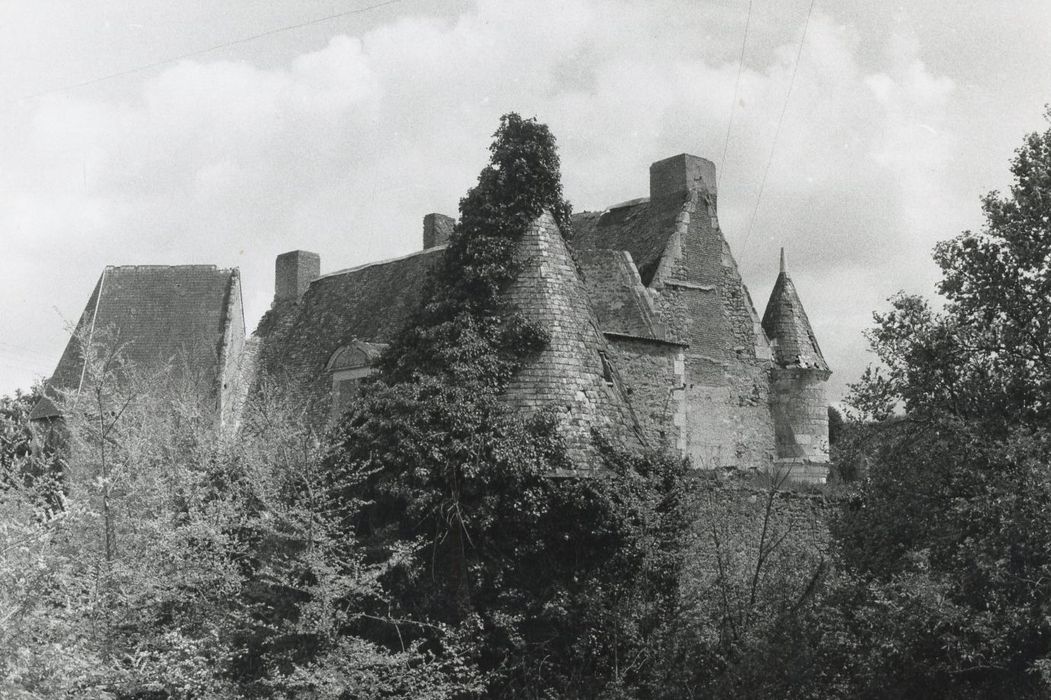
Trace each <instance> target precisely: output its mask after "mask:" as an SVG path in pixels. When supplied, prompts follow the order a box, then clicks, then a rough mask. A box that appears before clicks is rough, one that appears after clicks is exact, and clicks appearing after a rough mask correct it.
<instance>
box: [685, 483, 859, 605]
mask: <svg viewBox="0 0 1051 700" xmlns="http://www.w3.org/2000/svg"><path fill="white" fill-rule="evenodd" d="M770 494H771V490H770V489H768V488H759V487H755V486H747V485H743V484H738V485H734V484H729V485H725V484H722V483H716V484H713V485H711V486H709V487H708V488H707V489H706V492H705V493H704V495H703V496H702V498H701V499H700V502H699V504H698V513H697V517H696V520H695V522H694V528H693V537H692V538H691V540H690V550H689V558H688V567H689V570H688V572H687V577H686V581H687V584H686V590H685V591H684V599H685V600H687V601H689V600H691V599H692V601H693V604H694V605H696V606H698V607H699V608H701V610H700V611H694V612H695V614H704V613H703V610H704V609H712V608H714V607H717V606H718V605H719V604H720V603H721V602H722V601H723V600H724V598H723V594H725V595H726V599H728V600H730V601H732V604H735V605H738V606H744V605H747V600H748V599H749V598H750V596H751V585H752V582H753V577H754V575H755V571H756V565H757V560H758V556H759V548H760V542H762V543H763V550H764V552H766V555H765V559H764V562H763V565H762V566H761V567H760V577H759V579H758V580H757V581H756V583H757V584H758V587H759V596H760V598H762V599H765V600H767V601H777V600H779V599H780V600H782V601H783V602H787V603H788V605H792V604H794V603H795V602H796V601H797V600H798V598H799V596H800V595H801V594H802V593H803V592H804V591H805V590H806V588H807V586H808V585H809V583H810V582H811V580H812V579H813V577H814V575H815V574H816V573H817V572H818V571H819V570H820V569H821V567H823V566H824V562H825V561H827V559H828V555H829V548H830V540H831V537H830V533H829V521H830V519H831V518H832V517H834V515H835V513H836V511H837V510H838V508H839V503H838V501H837V500H835V499H833V498H829V497H827V496H826V495H825V494H823V493H819V492H800V491H794V490H779V489H774V490H773V499H772V500H770ZM768 503H769V504H770V506H771V507H770V517H769V519H767V517H766V510H767V504H768ZM764 526H765V530H766V532H765V535H764Z"/></svg>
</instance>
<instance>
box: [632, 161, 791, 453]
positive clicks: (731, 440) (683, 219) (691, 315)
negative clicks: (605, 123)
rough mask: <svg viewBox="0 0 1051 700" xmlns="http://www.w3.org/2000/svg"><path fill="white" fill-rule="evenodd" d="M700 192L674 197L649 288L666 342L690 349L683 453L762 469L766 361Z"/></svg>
mask: <svg viewBox="0 0 1051 700" xmlns="http://www.w3.org/2000/svg"><path fill="white" fill-rule="evenodd" d="M697 160H701V159H697ZM661 163H664V161H661ZM661 163H658V164H655V165H654V168H658V166H660V165H661ZM713 171H714V166H713ZM652 177H653V176H652V175H651V178H652ZM662 177H665V176H662ZM706 187H707V185H706V184H705V181H704V180H703V179H702V178H699V177H698V178H696V180H695V183H694V184H693V187H692V189H690V190H689V192H688V193H687V194H686V195H685V196H682V195H679V196H680V197H682V200H683V204H682V209H681V212H680V214H679V218H678V219H677V221H676V231H675V234H674V235H673V236H672V237H671V239H670V241H669V244H668V249H667V250H666V252H665V255H664V258H663V259H662V261H661V265H660V267H659V269H658V271H657V274H656V275H655V277H654V281H653V284H652V288H653V290H654V292H655V293H656V294H655V301H656V306H657V308H658V314H659V316H660V318H661V321H662V323H664V325H665V326H666V327H667V329H668V336H669V338H674V339H675V340H679V341H681V342H684V343H686V344H687V345H688V346H689V347H688V348H687V349H686V352H685V368H686V397H685V401H686V415H685V422H684V430H683V433H684V437H685V453H686V455H687V456H689V457H690V459H691V460H692V462H693V464H694V466H696V467H699V468H715V467H729V466H735V467H741V468H758V469H763V468H766V467H768V466H769V465H770V464H771V462H772V461H773V458H774V427H773V420H772V418H771V415H770V405H769V390H770V387H769V371H770V368H771V366H772V364H771V357H772V356H771V353H770V348H769V345H768V343H767V341H766V337H765V335H764V334H763V332H762V329H761V327H760V324H759V318H758V314H756V312H755V309H754V307H753V305H752V301H751V298H750V297H749V295H748V291H747V289H746V288H745V286H744V283H743V282H742V280H741V276H740V273H739V272H738V270H737V264H736V262H735V261H734V259H733V256H732V255H731V254H730V250H729V247H728V246H727V244H726V241H725V239H724V238H723V235H722V232H721V231H720V230H719V222H718V219H717V218H716V214H715V197H714V195H713V194H711V193H710V192H709V191H708V190H707V189H705V188H706ZM665 206H666V205H665Z"/></svg>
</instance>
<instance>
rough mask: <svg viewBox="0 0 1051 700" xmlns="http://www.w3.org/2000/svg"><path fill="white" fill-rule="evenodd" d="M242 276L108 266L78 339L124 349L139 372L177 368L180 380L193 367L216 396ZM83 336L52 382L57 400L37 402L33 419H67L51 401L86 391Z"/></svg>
mask: <svg viewBox="0 0 1051 700" xmlns="http://www.w3.org/2000/svg"><path fill="white" fill-rule="evenodd" d="M237 275H238V272H237V270H233V269H220V268H216V267H215V266H214V265H177V266H163V265H131V266H121V267H107V268H106V269H105V270H104V271H103V273H102V275H101V277H99V281H98V283H97V284H96V285H95V289H94V291H93V292H92V294H91V297H90V298H89V299H88V303H87V306H86V307H85V309H84V313H83V314H82V315H81V317H80V321H79V323H78V324H77V330H76V336H79V337H82V338H87V339H88V342H98V341H99V339H100V338H107V339H108V341H109V342H115V343H118V344H119V345H120V346H121V347H122V354H123V356H124V358H125V359H126V360H128V361H130V362H131V363H133V365H134V366H135V367H137V368H142V369H149V368H155V367H159V366H161V365H166V364H171V366H172V368H173V370H174V371H175V372H176V373H177V376H178V374H179V373H180V371H181V369H182V368H187V367H190V368H193V371H194V372H195V377H199V378H202V379H203V380H204V381H205V383H206V386H207V387H208V390H209V391H212V390H214V389H215V383H216V379H217V377H218V375H219V358H220V356H221V354H222V350H223V347H222V345H223V342H224V340H223V339H224V331H225V329H226V327H227V324H228V323H229V322H230V320H229V319H228V318H227V314H228V313H229V312H230V310H231V306H230V305H229V304H228V301H229V295H230V293H231V291H232V289H233V286H234V285H235V284H236V283H237ZM235 312H236V313H240V310H239V309H237V310H236V311H235ZM76 336H75V337H73V338H70V341H69V343H68V344H67V345H66V349H65V351H64V352H63V353H62V357H61V359H60V360H59V362H58V366H57V367H56V368H55V372H54V374H53V375H52V377H51V379H50V380H49V381H48V383H47V387H48V389H49V392H48V393H49V395H50V397H45V398H44V399H42V400H41V401H40V402H38V403H37V405H36V406H35V407H34V408H33V411H32V413H31V414H30V418H31V419H39V418H47V417H53V416H57V415H58V414H59V411H58V408H57V407H56V405H55V404H54V402H53V401H52V400H51V399H52V398H54V397H55V396H56V391H55V390H79V389H80V388H81V382H82V375H83V369H84V363H83V356H82V354H81V352H80V348H79V346H78V341H77V337H76Z"/></svg>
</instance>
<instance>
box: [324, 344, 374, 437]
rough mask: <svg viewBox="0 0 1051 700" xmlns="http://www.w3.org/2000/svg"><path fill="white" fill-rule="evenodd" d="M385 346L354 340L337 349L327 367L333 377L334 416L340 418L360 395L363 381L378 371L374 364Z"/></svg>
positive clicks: (326, 369)
mask: <svg viewBox="0 0 1051 700" xmlns="http://www.w3.org/2000/svg"><path fill="white" fill-rule="evenodd" d="M384 347H385V346H383V345H380V344H378V343H366V342H363V341H360V340H352V341H350V342H349V343H347V344H346V345H343V346H341V347H340V348H339V349H337V350H336V351H335V352H334V353H332V356H331V357H330V358H329V360H328V363H327V364H326V365H325V371H326V372H328V373H329V374H330V375H331V377H332V414H331V417H332V418H333V419H335V418H338V417H339V415H340V414H342V413H343V412H344V411H345V410H347V407H348V406H350V404H351V402H352V401H353V400H354V397H356V396H357V395H358V391H359V387H360V385H361V380H362V379H364V378H365V377H367V376H369V375H370V374H372V373H373V372H375V371H376V370H375V369H374V368H373V367H372V364H373V362H374V361H375V360H376V358H377V357H379V354H380V352H381V351H382V350H383V348H384Z"/></svg>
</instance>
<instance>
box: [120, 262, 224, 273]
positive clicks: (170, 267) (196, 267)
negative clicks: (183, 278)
mask: <svg viewBox="0 0 1051 700" xmlns="http://www.w3.org/2000/svg"><path fill="white" fill-rule="evenodd" d="M105 269H106V270H214V271H216V272H238V271H239V268H238V267H236V266H235V267H219V266H218V265H210V264H207V263H201V264H191V265H106V267H105Z"/></svg>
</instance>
